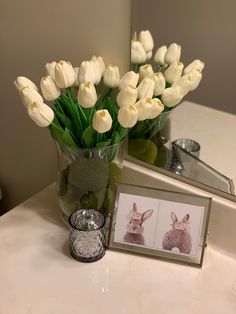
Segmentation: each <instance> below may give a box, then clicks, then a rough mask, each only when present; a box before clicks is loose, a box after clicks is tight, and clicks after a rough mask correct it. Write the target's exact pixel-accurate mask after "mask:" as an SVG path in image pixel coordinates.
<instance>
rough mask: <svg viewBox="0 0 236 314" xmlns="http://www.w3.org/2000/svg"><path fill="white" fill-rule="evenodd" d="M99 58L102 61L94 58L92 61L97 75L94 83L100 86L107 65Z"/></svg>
mask: <svg viewBox="0 0 236 314" xmlns="http://www.w3.org/2000/svg"><path fill="white" fill-rule="evenodd" d="M99 58H100V59H98V58H97V57H95V56H93V57H92V59H91V61H90V62H91V63H92V65H93V70H94V75H95V82H94V84H95V85H98V84H99V83H100V82H101V78H102V75H103V72H104V71H105V64H104V62H103V60H102V58H101V57H99ZM99 60H100V61H101V62H102V63H101V62H100V61H99Z"/></svg>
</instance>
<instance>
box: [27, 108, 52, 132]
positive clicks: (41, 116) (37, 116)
mask: <svg viewBox="0 0 236 314" xmlns="http://www.w3.org/2000/svg"><path fill="white" fill-rule="evenodd" d="M28 114H29V116H30V118H31V119H32V120H33V121H34V122H35V123H36V124H37V125H38V126H40V127H42V128H44V127H47V126H49V125H50V124H51V123H52V121H53V119H54V112H53V110H52V109H51V108H50V107H49V106H48V105H46V104H44V103H43V102H33V103H32V104H31V105H29V106H28Z"/></svg>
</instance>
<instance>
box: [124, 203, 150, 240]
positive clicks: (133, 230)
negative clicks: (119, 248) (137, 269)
mask: <svg viewBox="0 0 236 314" xmlns="http://www.w3.org/2000/svg"><path fill="white" fill-rule="evenodd" d="M152 213H153V209H149V210H147V211H145V212H144V213H140V212H138V209H137V205H136V203H133V208H132V209H131V211H130V215H129V223H128V225H127V228H128V230H127V232H126V233H125V235H124V241H125V242H127V243H132V244H139V245H144V244H145V240H144V236H143V231H144V228H143V225H142V224H143V223H144V221H145V220H147V219H148V218H150V217H151V215H152Z"/></svg>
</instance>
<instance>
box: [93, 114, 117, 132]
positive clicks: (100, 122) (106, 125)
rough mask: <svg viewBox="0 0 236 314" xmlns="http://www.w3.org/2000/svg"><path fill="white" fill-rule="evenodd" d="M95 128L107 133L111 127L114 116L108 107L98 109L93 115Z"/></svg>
mask: <svg viewBox="0 0 236 314" xmlns="http://www.w3.org/2000/svg"><path fill="white" fill-rule="evenodd" d="M92 124H93V128H94V129H95V130H96V131H97V132H98V133H105V132H107V131H109V130H110V129H111V126H112V118H111V115H110V113H109V112H108V111H107V110H106V109H102V110H98V111H96V112H95V114H94V116H93V121H92Z"/></svg>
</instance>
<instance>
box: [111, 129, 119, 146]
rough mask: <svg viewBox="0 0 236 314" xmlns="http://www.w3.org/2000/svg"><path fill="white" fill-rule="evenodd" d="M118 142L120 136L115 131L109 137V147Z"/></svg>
mask: <svg viewBox="0 0 236 314" xmlns="http://www.w3.org/2000/svg"><path fill="white" fill-rule="evenodd" d="M119 142H120V135H119V133H118V132H117V131H115V132H113V134H112V137H111V145H114V144H117V143H119Z"/></svg>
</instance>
